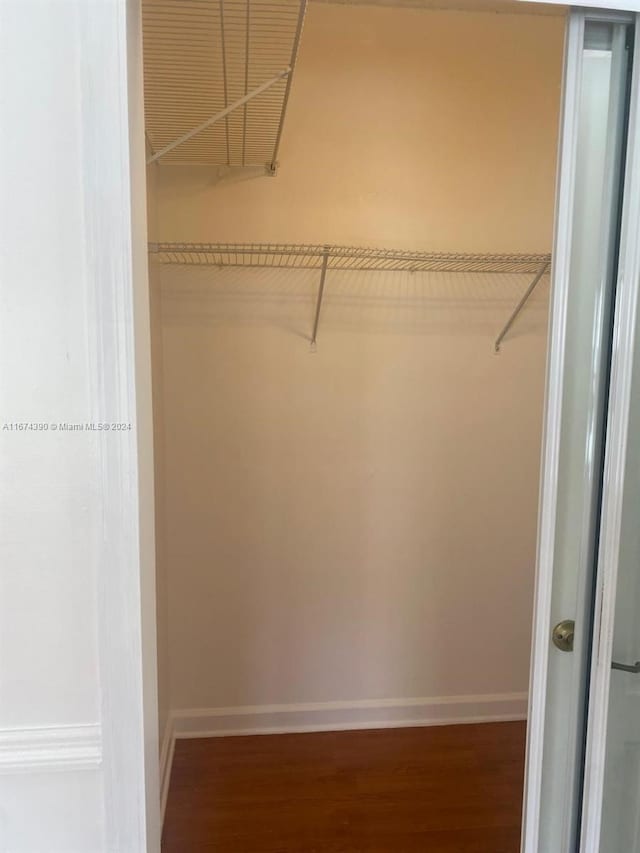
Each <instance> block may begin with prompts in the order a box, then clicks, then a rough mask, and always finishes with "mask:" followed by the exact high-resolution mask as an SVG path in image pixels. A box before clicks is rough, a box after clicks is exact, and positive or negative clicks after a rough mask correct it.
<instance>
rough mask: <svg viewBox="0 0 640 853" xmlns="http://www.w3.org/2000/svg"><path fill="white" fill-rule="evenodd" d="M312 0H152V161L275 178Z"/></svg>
mask: <svg viewBox="0 0 640 853" xmlns="http://www.w3.org/2000/svg"><path fill="white" fill-rule="evenodd" d="M305 9H306V0H143V2H142V26H143V54H144V96H145V124H146V134H147V141H148V145H149V149H150V155H151V156H150V159H149V162H153V160H156V159H160V157H162V158H163V159H162V162H163V163H173V164H189V165H192V164H201V165H226V166H252V165H266V166H268V168H269V171H270V172H272V173H274V172H275V168H276V163H277V158H278V149H279V147H280V141H281V137H282V131H283V125H284V118H285V112H286V108H287V103H288V100H289V92H290V90H291V83H292V78H293V71H294V68H295V63H296V59H297V54H298V47H299V44H300V37H301V32H302V25H303V21H304V15H305Z"/></svg>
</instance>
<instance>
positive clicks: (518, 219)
mask: <svg viewBox="0 0 640 853" xmlns="http://www.w3.org/2000/svg"><path fill="white" fill-rule="evenodd" d="M564 23H565V21H564V13H563V11H562V10H561V9H559V7H556V8H554V9H552V10H551V12H549V11H547V10H546V9H544V8H543V9H542V10H541V7H539V6H536V7H529V6H528V5H527V4H526V3H521V2H516V0H513V2H508V0H505V2H473V3H469V2H468V3H465V2H455V0H454V2H445V0H442V2H430V0H388V2H385V0H377V2H362V0H355V1H354V2H323V0H309V2H308V3H307V2H306V0H144V1H143V31H144V75H145V114H146V141H147V162H148V167H147V184H148V222H149V261H150V288H151V292H150V298H151V322H152V357H153V397H154V422H155V426H154V445H155V447H154V452H155V466H156V474H155V481H156V482H155V487H156V539H157V544H156V548H157V600H158V611H157V623H158V656H159V660H158V681H159V709H160V710H159V713H160V735H161V745H160V748H161V768H162V788H163V808H164V804H165V803H166V800H167V793H168V791H169V790H170V777H171V768H172V755H173V750H174V747H175V742H176V739H177V740H178V742H179V741H180V739H181V738H193V737H197V736H202V737H215V736H222V735H249V734H256V733H263V734H266V735H269V734H270V733H276V732H311V731H325V730H350V729H377V728H382V727H408V726H427V725H432V724H443V723H449V724H458V723H468V722H475V723H481V722H487V721H493V722H496V721H504V720H524V718H525V716H526V708H527V690H528V674H529V654H530V633H531V616H532V602H533V582H534V568H535V545H536V543H535V539H536V523H537V499H538V478H539V464H540V462H539V458H540V445H541V426H542V411H543V397H544V382H545V375H544V374H545V356H546V341H547V314H548V295H549V271H550V264H551V254H550V253H551V241H552V233H553V209H554V190H555V185H554V182H555V170H556V151H557V129H558V122H559V108H560V104H559V97H560V83H561V74H562V49H563V37H564ZM169 797H171V795H169ZM220 849H221V850H223V849H224V848H220ZM234 849H235V848H234ZM265 849H266V848H265ZM269 849H271V848H269ZM274 849H275V848H274ZM283 849H284V848H283ZM287 849H288V848H287ZM300 849H301V850H302V849H303V848H300ZM304 849H307V848H304ZM308 849H315V848H311V847H309V848H308ZM392 849H394V848H389V850H392ZM403 849H404V848H403ZM412 849H413V848H412ZM496 849H497V848H496Z"/></svg>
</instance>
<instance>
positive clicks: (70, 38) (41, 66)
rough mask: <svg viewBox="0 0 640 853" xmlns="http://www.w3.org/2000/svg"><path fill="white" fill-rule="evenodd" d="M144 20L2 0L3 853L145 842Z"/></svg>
mask: <svg viewBox="0 0 640 853" xmlns="http://www.w3.org/2000/svg"><path fill="white" fill-rule="evenodd" d="M138 16H139V8H138V5H137V4H136V3H135V2H131V3H127V4H125V3H103V4H97V5H96V4H92V5H91V9H89V8H88V6H87V5H86V4H84V3H82V2H74V1H73V0H68V2H64V3H50V2H47V0H28V2H17V0H16V1H15V2H14V0H8V2H3V3H2V4H0V156H1V157H2V163H3V165H2V167H1V168H0V229H1V231H2V240H1V241H0V292H1V300H2V310H1V311H0V365H1V367H0V399H1V400H2V411H1V422H0V463H1V472H2V474H1V476H0V482H1V485H0V566H1V571H0V696H1V701H0V850H1V851H3V853H44V851H46V853H89V852H90V853H98V851H107V850H108V851H116V850H117V851H125V850H126V851H136V853H137V851H140V853H142V851H155V850H159V838H158V826H159V821H158V810H157V799H158V768H157V721H156V719H155V717H156V696H155V619H154V617H153V607H151V608H150V610H149V609H147V611H146V613H142V608H141V601H142V599H144V598H145V597H146V598H147V599H148V600H150V601H151V602H153V597H154V592H153V585H154V581H153V575H154V566H153V524H152V521H153V501H152V496H151V494H150V491H151V490H152V488H153V471H152V468H151V465H150V462H151V453H152V442H151V440H150V439H151V428H152V425H151V408H150V402H149V401H148V400H147V398H146V393H145V389H146V388H148V387H149V384H150V383H149V359H150V355H149V344H148V339H146V338H145V335H146V334H147V335H148V314H147V313H146V312H148V308H147V307H146V305H147V302H148V295H147V294H148V285H147V276H146V251H145V242H146V221H145V216H144V202H145V186H144V159H143V152H142V150H141V146H142V145H143V144H144V143H143V136H142V129H143V128H142V101H141V91H142V88H141V77H140V72H141V53H140V41H139V20H138ZM130 143H131V144H130ZM140 165H142V169H140V168H139V167H140ZM140 248H141V249H142V253H140V252H139V251H138V250H139V249H140ZM134 326H135V331H136V334H135V339H134ZM98 422H100V423H107V422H109V423H131V424H132V429H131V430H125V431H121V432H115V431H114V432H111V431H110V432H106V431H92V430H87V429H86V428H83V429H81V430H80V429H73V430H70V429H64V428H61V427H60V424H78V425H82V426H83V427H84V425H86V424H87V423H98ZM16 423H27V424H32V425H42V427H39V426H36V428H35V429H16V428H14V429H11V427H10V425H11V424H16ZM147 617H148V618H147ZM143 660H144V661H145V662H146V665H147V666H146V671H145V666H144V665H143ZM149 661H151V663H152V666H151V669H149V667H148V663H149ZM143 721H144V723H143ZM145 738H147V739H148V740H149V741H151V742H152V743H145ZM145 800H146V801H147V809H145ZM154 806H155V810H154Z"/></svg>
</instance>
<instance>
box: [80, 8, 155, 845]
mask: <svg viewBox="0 0 640 853" xmlns="http://www.w3.org/2000/svg"><path fill="white" fill-rule="evenodd" d="M78 7H79V28H78V61H79V62H80V63H81V67H82V81H83V87H82V89H83V90H82V92H81V93H80V96H81V97H82V103H83V110H82V113H83V115H82V125H83V128H82V129H83V134H84V150H85V161H84V164H83V166H84V174H83V181H84V187H85V210H86V228H87V239H86V249H85V251H86V268H87V289H88V291H89V299H90V300H91V302H92V308H93V311H94V316H95V344H94V351H93V355H94V358H95V371H94V375H95V379H96V384H95V387H94V389H93V401H94V411H93V412H92V413H91V414H92V420H93V421H95V422H107V423H121V424H132V425H133V429H132V430H131V431H127V432H125V433H123V434H122V437H121V440H113V439H114V438H116V436H113V435H112V436H109V437H108V438H109V440H103V441H102V442H100V445H99V446H100V452H101V460H100V462H101V472H102V478H101V482H100V483H99V484H98V491H99V494H100V496H101V503H102V514H103V539H102V543H101V549H100V554H99V561H100V562H99V578H100V580H101V583H100V585H99V588H98V648H99V658H100V685H101V700H102V709H101V710H102V714H101V716H102V738H103V742H102V753H103V784H104V803H105V833H106V838H105V844H106V849H107V850H110V851H125V850H126V851H132V853H133V851H136V853H138V851H139V852H140V853H142V851H146V853H159V850H160V805H159V803H160V794H159V756H158V710H157V705H158V702H157V675H156V672H157V652H156V617H155V613H156V611H155V541H154V497H153V491H154V490H153V483H154V480H153V418H152V408H151V341H150V321H149V276H148V267H147V215H146V205H147V198H146V167H145V143H144V99H143V71H142V20H141V7H140V2H139V0H108V2H100V3H83V2H80V3H79V4H78ZM118 438H120V437H118Z"/></svg>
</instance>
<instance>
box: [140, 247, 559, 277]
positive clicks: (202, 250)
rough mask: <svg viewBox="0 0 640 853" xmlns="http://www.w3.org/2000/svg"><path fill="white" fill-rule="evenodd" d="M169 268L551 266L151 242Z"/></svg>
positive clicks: (488, 257) (474, 257) (521, 260)
mask: <svg viewBox="0 0 640 853" xmlns="http://www.w3.org/2000/svg"><path fill="white" fill-rule="evenodd" d="M149 251H150V252H152V253H153V254H154V255H155V257H156V260H157V261H159V262H160V263H164V264H189V265H209V266H217V267H228V266H232V267H285V268H294V269H318V270H320V269H322V268H323V265H324V266H325V268H326V269H330V270H331V269H334V270H371V271H375V270H379V271H388V272H461V273H462V272H475V273H522V274H532V275H533V274H535V273H537V272H538V271H539V270H540V268H541V267H542V266H543V265H545V266H548V264H549V263H550V261H551V255H549V254H471V253H460V252H413V251H406V250H401V249H400V250H398V249H375V248H360V247H356V246H333V245H306V244H305V245H297V244H291V243H152V244H150V245H149Z"/></svg>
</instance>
